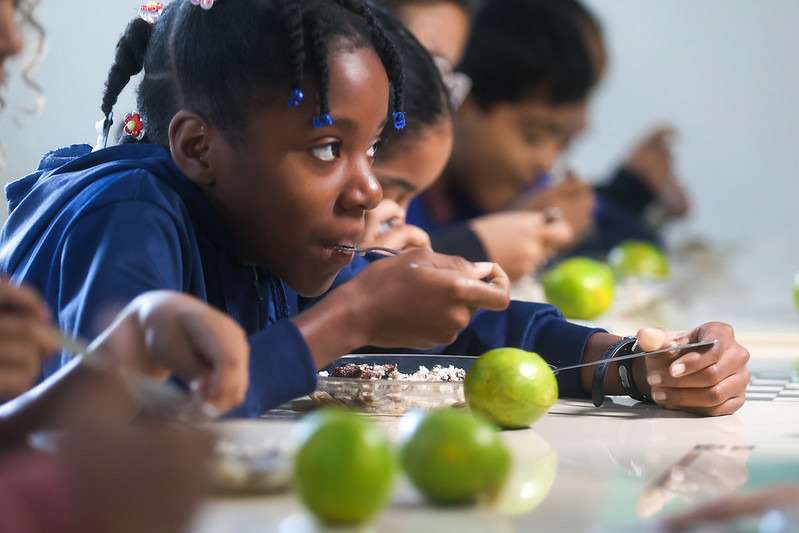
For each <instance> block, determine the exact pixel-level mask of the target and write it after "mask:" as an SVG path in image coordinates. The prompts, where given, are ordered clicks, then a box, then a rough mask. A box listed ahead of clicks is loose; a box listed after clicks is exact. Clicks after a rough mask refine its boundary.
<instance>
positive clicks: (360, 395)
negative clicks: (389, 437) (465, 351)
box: [311, 354, 476, 416]
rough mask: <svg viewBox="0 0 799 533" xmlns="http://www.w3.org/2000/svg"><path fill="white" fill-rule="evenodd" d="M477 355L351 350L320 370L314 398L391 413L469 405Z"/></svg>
mask: <svg viewBox="0 0 799 533" xmlns="http://www.w3.org/2000/svg"><path fill="white" fill-rule="evenodd" d="M475 359H476V357H473V356H466V355H423V354H368V355H366V354H364V355H347V356H344V357H341V358H340V359H338V360H337V361H336V362H335V363H334V364H333V365H331V366H329V367H328V368H326V369H324V370H323V371H322V372H320V373H319V385H318V387H317V390H316V392H314V393H312V394H311V399H312V400H313V401H314V402H316V403H318V404H323V405H339V406H344V407H348V408H350V409H356V410H358V411H363V412H365V413H369V414H375V415H391V416H402V415H404V414H405V413H407V412H408V411H413V410H419V409H421V410H430V409H435V408H441V407H464V406H465V405H466V400H465V398H464V394H463V380H464V379H465V377H466V371H467V370H468V369H469V367H470V366H471V364H472V363H473V362H474V360H475Z"/></svg>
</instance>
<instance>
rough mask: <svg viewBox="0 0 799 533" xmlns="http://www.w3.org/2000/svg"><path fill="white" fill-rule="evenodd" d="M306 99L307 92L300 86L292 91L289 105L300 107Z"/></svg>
mask: <svg viewBox="0 0 799 533" xmlns="http://www.w3.org/2000/svg"><path fill="white" fill-rule="evenodd" d="M303 100H305V93H304V92H302V89H300V88H299V87H297V88H295V89H294V90H292V91H291V96H289V107H300V104H301V103H302V101H303Z"/></svg>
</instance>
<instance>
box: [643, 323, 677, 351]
mask: <svg viewBox="0 0 799 533" xmlns="http://www.w3.org/2000/svg"><path fill="white" fill-rule="evenodd" d="M636 337H637V338H638V348H640V349H641V351H644V352H654V351H656V350H661V349H663V348H667V347H669V346H672V345H673V344H675V342H674V334H673V333H672V332H670V331H666V330H665V329H660V328H643V329H641V330H639V331H638V334H637V335H636Z"/></svg>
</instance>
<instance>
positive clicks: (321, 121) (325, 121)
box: [313, 113, 333, 129]
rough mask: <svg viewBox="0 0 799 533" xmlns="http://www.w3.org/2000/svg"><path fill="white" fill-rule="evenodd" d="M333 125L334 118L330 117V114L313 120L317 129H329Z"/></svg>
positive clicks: (324, 114) (323, 114) (318, 116)
mask: <svg viewBox="0 0 799 533" xmlns="http://www.w3.org/2000/svg"><path fill="white" fill-rule="evenodd" d="M332 125H333V117H331V116H330V113H322V114H321V115H317V116H315V117H314V118H313V127H314V128H316V129H320V128H329V127H330V126H332Z"/></svg>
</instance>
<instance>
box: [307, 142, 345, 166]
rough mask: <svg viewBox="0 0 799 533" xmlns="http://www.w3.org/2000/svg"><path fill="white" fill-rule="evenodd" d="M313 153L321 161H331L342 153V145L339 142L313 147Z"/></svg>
mask: <svg viewBox="0 0 799 533" xmlns="http://www.w3.org/2000/svg"><path fill="white" fill-rule="evenodd" d="M311 153H312V154H313V156H314V157H315V158H317V159H319V160H320V161H325V162H327V163H330V162H332V161H335V160H336V159H338V157H339V156H340V155H341V145H340V144H339V143H328V144H325V145H322V146H317V147H315V148H312V149H311Z"/></svg>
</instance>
